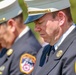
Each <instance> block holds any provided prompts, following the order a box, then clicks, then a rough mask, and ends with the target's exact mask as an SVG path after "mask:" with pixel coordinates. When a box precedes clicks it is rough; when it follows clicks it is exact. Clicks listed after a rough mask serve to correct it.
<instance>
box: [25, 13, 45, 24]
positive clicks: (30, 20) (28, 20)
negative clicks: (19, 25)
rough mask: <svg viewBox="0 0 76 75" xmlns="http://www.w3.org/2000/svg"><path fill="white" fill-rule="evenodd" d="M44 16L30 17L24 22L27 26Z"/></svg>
mask: <svg viewBox="0 0 76 75" xmlns="http://www.w3.org/2000/svg"><path fill="white" fill-rule="evenodd" d="M43 15H44V14H39V15H33V16H32V15H31V16H28V17H27V19H26V21H25V22H24V23H25V24H28V23H31V22H33V21H35V20H37V19H39V18H41V17H42V16H43Z"/></svg>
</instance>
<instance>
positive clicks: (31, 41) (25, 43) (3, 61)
mask: <svg viewBox="0 0 76 75" xmlns="http://www.w3.org/2000/svg"><path fill="white" fill-rule="evenodd" d="M40 48H41V45H40V44H39V42H38V41H37V39H36V38H35V37H34V35H33V33H32V32H31V30H29V31H28V32H27V33H26V34H25V35H23V36H22V37H21V38H19V39H18V40H17V41H16V42H15V43H14V44H13V46H12V47H11V49H13V53H12V54H11V55H10V56H8V55H7V51H8V50H7V51H6V50H4V53H3V55H1V57H0V75H23V74H24V73H22V72H21V71H20V57H21V55H23V54H24V53H28V54H31V55H33V56H36V54H37V52H38V51H39V49H40ZM25 75H26V74H25Z"/></svg>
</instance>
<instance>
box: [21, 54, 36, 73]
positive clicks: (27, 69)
mask: <svg viewBox="0 0 76 75" xmlns="http://www.w3.org/2000/svg"><path fill="white" fill-rule="evenodd" d="M35 62H36V58H35V57H34V56H32V55H31V54H27V53H25V54H23V55H22V56H21V58H20V70H21V72H23V73H25V74H30V73H31V72H32V70H33V69H34V65H35Z"/></svg>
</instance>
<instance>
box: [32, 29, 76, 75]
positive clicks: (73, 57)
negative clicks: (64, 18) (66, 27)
mask: <svg viewBox="0 0 76 75" xmlns="http://www.w3.org/2000/svg"><path fill="white" fill-rule="evenodd" d="M50 48H51V46H50ZM50 48H49V45H47V46H46V47H45V48H42V49H41V50H40V51H39V53H38V55H37V61H36V65H35V68H34V71H33V73H32V75H76V28H75V29H74V30H73V31H72V32H71V33H70V34H69V35H68V36H67V37H66V38H65V40H64V41H63V43H62V44H61V45H60V46H59V47H58V49H57V50H56V51H55V52H54V54H53V55H52V56H50V55H49V59H48V61H47V62H45V63H43V62H41V61H40V60H41V59H42V54H43V51H44V50H45V49H46V50H48V49H50ZM50 50H51V49H50ZM50 54H51V52H50ZM46 56H47V55H46ZM43 57H44V56H43ZM40 64H43V65H40Z"/></svg>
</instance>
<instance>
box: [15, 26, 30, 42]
mask: <svg viewBox="0 0 76 75" xmlns="http://www.w3.org/2000/svg"><path fill="white" fill-rule="evenodd" d="M29 30H30V28H29V27H28V26H26V27H25V29H24V30H23V31H22V32H21V33H20V34H19V36H18V37H17V38H16V40H15V42H16V41H17V40H18V39H19V38H21V37H22V36H23V35H24V34H25V33H27V32H28V31H29Z"/></svg>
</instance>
